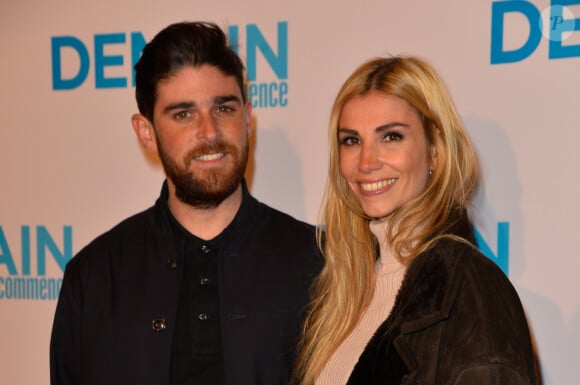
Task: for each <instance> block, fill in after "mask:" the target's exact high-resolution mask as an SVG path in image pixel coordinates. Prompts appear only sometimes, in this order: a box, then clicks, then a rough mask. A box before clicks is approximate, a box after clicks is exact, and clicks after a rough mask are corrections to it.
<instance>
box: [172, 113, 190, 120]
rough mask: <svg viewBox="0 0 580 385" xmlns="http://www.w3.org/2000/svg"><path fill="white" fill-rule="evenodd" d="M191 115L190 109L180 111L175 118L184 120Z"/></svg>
mask: <svg viewBox="0 0 580 385" xmlns="http://www.w3.org/2000/svg"><path fill="white" fill-rule="evenodd" d="M190 116H191V114H190V113H189V111H179V112H177V113H176V114H175V119H177V120H183V119H187V118H189V117H190Z"/></svg>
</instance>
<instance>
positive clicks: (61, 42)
mask: <svg viewBox="0 0 580 385" xmlns="http://www.w3.org/2000/svg"><path fill="white" fill-rule="evenodd" d="M62 47H69V48H72V49H74V50H75V51H76V52H77V53H78V55H79V59H80V68H79V72H78V73H77V74H76V75H75V76H74V77H72V78H70V79H63V78H62V62H61V58H60V54H61V48H62ZM51 49H52V89H53V90H70V89H73V88H76V87H78V86H80V85H81V84H82V83H83V82H84V81H85V79H86V77H87V75H88V73H89V52H88V51H87V48H86V47H85V45H84V44H83V43H82V42H81V41H80V40H79V39H77V38H76V37H72V36H59V37H53V38H52V39H51Z"/></svg>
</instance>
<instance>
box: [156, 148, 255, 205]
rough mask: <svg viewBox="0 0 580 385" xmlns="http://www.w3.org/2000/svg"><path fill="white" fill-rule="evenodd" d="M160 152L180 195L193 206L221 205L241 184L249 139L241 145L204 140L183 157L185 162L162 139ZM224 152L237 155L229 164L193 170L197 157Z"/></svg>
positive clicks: (169, 176)
mask: <svg viewBox="0 0 580 385" xmlns="http://www.w3.org/2000/svg"><path fill="white" fill-rule="evenodd" d="M157 143H158V152H159V158H161V163H162V164H163V169H164V170H165V174H166V175H167V177H168V178H169V179H170V180H171V181H172V182H173V184H174V185H175V195H176V197H177V198H178V199H179V200H180V201H182V202H184V203H187V204H189V205H191V206H193V207H197V208H213V207H217V206H218V205H219V204H220V203H222V202H223V201H224V200H225V199H226V198H227V197H229V196H230V195H231V194H232V193H233V192H234V191H235V190H236V188H238V186H239V184H240V183H241V181H242V179H243V177H244V172H245V171H246V165H247V163H248V146H249V145H248V141H247V140H246V142H245V143H244V144H243V145H242V147H241V148H239V149H238V148H237V147H236V146H234V145H231V144H229V143H225V142H222V141H217V142H214V143H204V144H202V145H200V146H198V147H196V148H195V149H193V150H191V151H189V152H188V153H187V154H186V155H185V157H184V158H183V160H182V165H180V164H178V162H177V161H176V160H175V159H172V158H171V157H170V156H169V155H168V154H167V153H166V152H165V150H164V149H163V147H162V146H161V143H160V142H159V140H158V141H157ZM219 152H223V153H226V154H228V155H227V156H231V157H232V158H233V159H234V164H233V165H232V166H231V167H228V168H222V169H215V170H214V169H210V170H207V169H206V170H195V169H194V170H192V169H191V162H194V158H196V157H198V156H201V155H204V154H210V153H211V154H215V153H219Z"/></svg>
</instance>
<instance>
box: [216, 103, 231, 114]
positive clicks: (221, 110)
mask: <svg viewBox="0 0 580 385" xmlns="http://www.w3.org/2000/svg"><path fill="white" fill-rule="evenodd" d="M215 111H216V112H217V113H228V112H233V111H234V109H233V108H232V107H230V106H227V105H223V106H217V107H216V109H215Z"/></svg>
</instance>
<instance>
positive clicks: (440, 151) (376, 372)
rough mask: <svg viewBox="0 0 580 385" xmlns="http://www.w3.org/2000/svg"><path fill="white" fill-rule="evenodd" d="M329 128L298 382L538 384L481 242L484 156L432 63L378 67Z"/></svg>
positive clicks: (518, 313)
mask: <svg viewBox="0 0 580 385" xmlns="http://www.w3.org/2000/svg"><path fill="white" fill-rule="evenodd" d="M329 127H330V128H329V151H330V161H329V174H328V183H327V188H326V199H325V206H324V211H323V215H324V218H323V222H324V223H325V225H326V232H325V235H324V242H322V241H321V236H320V234H319V243H320V244H321V247H322V249H323V251H324V255H325V261H326V262H325V267H324V269H323V271H322V272H321V274H320V276H319V277H318V279H317V282H316V285H315V288H314V292H313V300H312V304H311V308H310V314H309V316H308V318H307V320H306V323H305V328H304V335H303V339H302V341H301V352H300V355H299V357H298V361H297V366H296V370H295V380H296V381H295V382H296V383H298V384H301V385H313V384H316V385H329V384H332V385H341V384H349V385H352V384H365V385H369V384H423V385H427V384H437V385H449V384H470V385H471V384H478V385H485V384H510V385H516V384H535V383H536V374H535V368H534V357H533V351H532V345H531V340H530V334H529V331H528V327H527V323H526V318H525V315H524V312H523V310H522V306H521V303H520V301H519V298H518V296H517V294H516V292H515V290H514V289H513V287H512V286H511V284H510V283H509V281H508V280H507V279H506V277H505V276H504V275H503V273H502V272H501V270H499V269H498V268H497V267H496V266H495V264H493V262H491V261H490V260H488V259H487V258H486V257H484V256H483V255H482V254H481V253H480V252H479V251H478V250H477V249H476V247H475V246H474V240H473V234H472V229H471V226H470V223H469V219H468V216H467V212H466V208H467V206H468V205H469V201H470V197H471V195H472V193H473V192H474V190H475V189H476V187H477V182H478V165H477V159H476V155H475V152H474V149H473V146H472V144H471V142H470V139H469V137H468V135H467V133H466V132H465V129H464V128H463V126H462V124H461V121H460V119H459V117H458V114H457V112H456V109H455V107H454V105H453V102H452V100H451V98H450V96H449V94H448V92H447V90H446V88H445V86H444V84H443V82H442V81H441V79H440V78H439V76H438V75H437V74H436V73H435V71H434V70H433V68H432V67H431V66H429V65H428V64H427V63H425V62H424V61H422V60H420V59H417V58H412V57H393V58H386V59H385V58H379V59H374V60H370V61H368V62H367V63H365V64H363V65H362V66H360V67H359V68H358V69H357V70H356V71H355V72H354V73H353V74H352V75H351V76H350V77H349V78H348V79H347V81H346V82H345V84H344V85H343V86H342V88H341V89H340V91H339V93H338V96H337V98H336V100H335V103H334V106H333V109H332V114H331V119H330V126H329Z"/></svg>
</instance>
